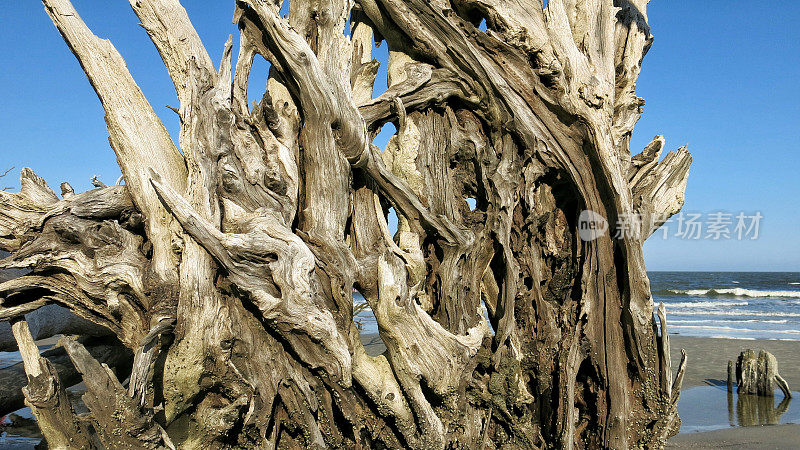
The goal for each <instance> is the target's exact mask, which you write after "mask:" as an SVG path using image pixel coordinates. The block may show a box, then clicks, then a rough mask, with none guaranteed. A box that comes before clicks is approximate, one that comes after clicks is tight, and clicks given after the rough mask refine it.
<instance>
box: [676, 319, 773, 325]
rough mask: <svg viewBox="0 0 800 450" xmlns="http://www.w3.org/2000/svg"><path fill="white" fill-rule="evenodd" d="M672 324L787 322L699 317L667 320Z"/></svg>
mask: <svg viewBox="0 0 800 450" xmlns="http://www.w3.org/2000/svg"><path fill="white" fill-rule="evenodd" d="M667 323H668V324H669V325H672V324H689V323H789V320H788V319H779V320H759V319H746V320H725V319H700V320H670V321H668V322H667Z"/></svg>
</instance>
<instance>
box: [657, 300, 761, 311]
mask: <svg viewBox="0 0 800 450" xmlns="http://www.w3.org/2000/svg"><path fill="white" fill-rule="evenodd" d="M747 304H748V303H747V302H675V303H664V306H666V307H667V311H669V308H714V307H717V306H747Z"/></svg>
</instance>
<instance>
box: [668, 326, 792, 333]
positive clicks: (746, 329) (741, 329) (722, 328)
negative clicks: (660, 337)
mask: <svg viewBox="0 0 800 450" xmlns="http://www.w3.org/2000/svg"><path fill="white" fill-rule="evenodd" d="M675 328H679V329H690V330H711V331H735V332H737V333H778V334H800V330H754V329H751V328H736V327H723V326H716V327H715V326H710V325H675V326H673V327H672V329H675Z"/></svg>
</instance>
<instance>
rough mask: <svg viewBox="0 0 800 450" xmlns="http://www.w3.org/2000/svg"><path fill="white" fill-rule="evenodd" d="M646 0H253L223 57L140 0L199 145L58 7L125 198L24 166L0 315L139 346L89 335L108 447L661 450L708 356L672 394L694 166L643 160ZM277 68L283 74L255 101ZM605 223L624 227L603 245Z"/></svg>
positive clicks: (88, 363)
mask: <svg viewBox="0 0 800 450" xmlns="http://www.w3.org/2000/svg"><path fill="white" fill-rule="evenodd" d="M647 3H648V2H647V0H626V1H614V2H612V1H606V2H598V1H587V2H575V1H561V0H550V1H549V2H548V4H547V6H546V7H544V6H543V4H542V2H541V1H533V2H519V1H511V0H452V1H440V0H355V1H353V0H328V1H325V2H312V1H309V0H292V1H291V2H290V4H289V6H288V13H286V11H284V12H281V7H282V4H283V2H281V1H266V0H238V1H235V2H232V3H231V7H232V10H233V9H235V13H234V20H235V22H236V24H237V26H238V32H239V42H238V46H239V50H238V59H237V60H235V61H234V60H232V54H233V51H232V47H233V42H232V40H229V41H228V42H227V44H225V45H224V51H223V58H222V60H221V61H220V62H219V64H215V63H214V62H213V61H212V60H211V57H210V56H209V53H208V52H206V49H205V47H204V45H203V43H202V42H201V40H200V37H199V35H198V34H197V32H196V31H195V29H194V27H193V26H192V23H191V22H190V20H189V17H188V15H187V13H186V11H185V10H184V9H183V7H182V6H181V5H180V3H179V2H178V1H177V0H130V4H131V6H132V7H133V10H134V12H135V13H136V15H137V16H138V18H139V21H140V22H141V24H142V26H143V28H144V29H145V30H146V33H147V36H149V37H150V39H151V40H152V41H153V44H154V45H155V46H156V48H157V49H158V52H159V54H160V55H161V58H162V60H163V62H164V65H165V66H166V68H167V71H168V73H169V76H170V77H171V78H172V81H173V82H174V86H175V90H176V93H177V96H178V99H179V101H180V107H179V108H176V112H177V113H178V115H179V116H180V136H179V139H178V141H179V147H180V148H178V146H176V145H175V144H174V141H173V139H172V138H171V137H170V135H169V134H168V133H167V130H166V129H165V127H164V126H163V124H162V123H161V121H160V119H159V117H158V116H157V115H156V113H155V111H154V110H153V108H152V107H151V105H150V104H149V103H148V101H147V99H146V98H145V97H144V95H143V94H142V91H141V90H140V89H139V87H138V86H137V85H136V83H135V81H134V79H133V77H132V76H131V73H130V72H129V71H128V68H127V67H126V65H125V62H124V61H123V59H122V56H121V55H120V53H119V52H117V50H116V49H115V48H114V46H113V44H112V43H111V42H109V41H108V40H104V39H101V38H99V37H97V36H95V35H94V34H93V33H92V32H91V30H90V29H89V28H88V27H87V26H86V24H85V23H84V22H83V21H82V20H81V17H80V15H79V14H78V12H77V11H76V10H75V8H74V7H73V6H72V4H71V3H70V2H69V0H44V5H45V9H46V11H47V13H48V14H49V15H50V17H51V18H52V21H53V23H54V24H55V26H56V27H57V28H58V31H59V32H60V33H61V35H62V36H63V38H64V39H65V41H66V42H67V44H68V46H69V49H70V50H72V52H73V53H74V54H75V56H76V57H77V59H78V60H79V62H80V65H81V67H82V68H83V70H84V71H85V72H86V74H87V76H88V78H89V80H90V81H91V86H92V87H93V88H94V89H95V91H96V93H97V95H98V97H99V99H100V102H101V103H102V105H103V107H104V109H105V112H106V116H105V117H106V122H107V125H108V132H109V138H110V139H109V141H110V143H111V147H112V148H113V151H114V152H116V155H117V160H118V161H119V164H120V169H121V170H122V174H123V176H124V179H125V184H124V185H119V186H103V185H100V186H99V187H98V188H97V189H94V190H91V191H88V192H84V193H75V192H74V191H73V190H72V189H71V188H70V187H69V186H64V187H63V189H62V195H61V196H60V197H59V196H58V195H56V194H55V193H54V192H53V191H52V190H51V189H50V188H49V187H48V186H47V184H46V183H45V182H44V180H42V179H41V178H40V177H38V176H36V174H34V173H33V171H31V170H29V169H25V170H24V171H23V173H22V178H21V181H22V189H21V191H20V192H19V193H10V192H0V249H3V250H7V251H10V252H11V253H12V255H11V256H10V257H8V258H6V259H4V260H2V262H0V268H2V267H8V268H11V267H15V268H30V269H31V270H32V271H31V273H29V274H28V275H26V276H25V277H23V278H22V279H21V281H20V282H17V283H16V284H0V299H2V302H0V313H2V314H5V315H4V316H3V317H7V318H16V317H18V316H19V315H20V314H23V313H26V312H30V311H31V310H33V309H36V308H38V307H40V306H42V305H44V304H48V303H58V304H60V305H63V306H66V307H68V308H69V309H70V310H72V311H73V312H74V313H75V314H76V315H77V316H79V317H81V318H84V319H86V320H89V321H92V322H94V323H96V324H99V325H101V326H103V327H105V328H107V329H108V330H110V331H111V332H113V333H114V334H115V335H116V336H118V338H119V340H120V341H121V342H122V343H123V344H124V345H125V346H127V347H128V348H129V349H130V350H131V351H132V352H133V354H134V355H135V356H134V362H133V371H132V375H131V377H130V385H129V386H128V387H127V389H124V388H123V387H122V385H121V384H120V383H119V381H118V380H117V379H116V378H115V377H114V375H113V374H111V373H109V372H108V371H106V370H105V369H103V368H102V367H101V366H100V365H99V364H97V363H96V361H95V360H94V358H93V357H92V356H91V354H90V353H88V352H87V351H86V350H85V349H83V347H82V346H80V344H78V343H76V342H74V341H71V340H66V341H65V350H66V351H67V353H68V355H69V356H70V358H72V360H73V361H74V362H75V365H76V367H77V369H78V370H79V371H80V372H81V373H82V374H83V379H84V381H86V385H87V386H88V387H89V388H90V392H89V394H87V395H89V398H90V399H91V400H92V401H86V405H87V406H88V407H89V409H90V419H91V421H92V423H93V430H94V431H95V432H96V433H97V437H99V439H100V440H101V441H102V442H104V443H106V444H109V445H111V444H113V445H117V444H120V443H124V444H125V445H130V446H134V447H141V448H149V447H158V446H169V445H173V444H174V445H176V446H181V447H187V448H189V447H193V448H216V447H246V448H249V447H269V448H276V447H277V448H325V447H332V448H350V447H358V448H407V447H410V448H426V449H428V448H433V449H437V448H438V449H441V448H445V447H455V446H458V447H464V448H482V447H489V448H496V447H508V448H536V447H543V446H547V447H558V448H599V447H602V448H617V449H624V448H628V447H634V448H639V447H648V448H649V447H658V446H660V445H663V443H664V442H665V441H666V439H667V438H669V437H670V436H671V435H673V434H675V433H676V432H677V430H678V428H679V427H680V420H679V418H678V415H677V399H678V397H679V395H680V385H681V379H682V376H683V373H684V370H685V368H686V362H685V354H684V359H683V360H682V361H681V363H680V365H679V370H678V377H677V378H676V380H675V381H674V382H673V378H672V377H673V374H672V370H671V367H672V363H671V361H670V359H669V358H670V356H669V337H668V334H667V331H666V318H665V315H664V312H663V310H662V311H660V312H659V319H658V321H659V322H660V327H659V326H658V325H657V323H656V322H655V319H654V317H653V312H654V311H653V310H654V305H653V300H652V297H651V293H650V285H649V280H648V277H647V272H646V270H645V265H644V257H643V253H642V244H643V242H644V240H645V239H646V238H647V237H648V236H650V235H651V234H652V233H653V232H654V231H655V230H656V229H657V228H658V227H659V226H660V225H661V224H663V223H664V221H666V220H667V219H668V218H669V217H670V216H671V215H673V214H675V213H676V212H678V211H679V210H680V208H681V207H682V205H683V198H684V195H683V193H684V189H685V186H686V180H687V177H688V172H689V166H690V164H691V156H690V154H689V152H688V151H687V150H686V148H681V149H678V150H677V151H673V152H669V153H667V154H666V156H665V157H664V158H663V159H662V158H661V154H662V151H663V150H664V147H665V141H664V138H663V137H662V136H656V137H655V138H654V139H653V141H652V142H651V143H650V144H648V145H647V146H646V147H645V148H644V149H642V150H641V151H640V152H639V151H634V152H632V151H631V145H630V142H631V134H632V131H633V127H634V125H635V123H636V122H637V120H638V119H639V116H640V114H641V112H642V106H643V105H644V100H643V99H641V98H639V97H638V96H637V95H636V82H637V79H638V76H639V72H640V68H641V62H642V58H643V57H644V55H645V54H646V53H647V51H648V50H649V48H650V46H651V44H652V39H653V38H652V35H651V33H650V25H649V24H648V18H647ZM220 20H228V18H227V17H223V18H220ZM481 23H485V24H486V30H485V31H483V29H482V27H481V26H480V24H481ZM345 30H349V34H346V33H345ZM375 42H382V43H383V44H382V45H386V46H388V49H389V57H388V61H385V62H383V63H385V64H387V66H388V67H387V69H388V73H389V81H388V86H381V87H380V88H381V89H380V91H383V93H382V94H380V95H379V96H373V95H372V92H373V86H374V83H375V77H376V73H377V67H378V65H379V62H378V61H376V60H374V59H373V58H372V54H371V52H372V48H373V44H374V43H375ZM222 44H223V43H221V42H220V43H212V45H214V46H222ZM254 58H266V59H267V60H268V61H269V62H270V64H271V69H270V72H269V80H268V82H267V84H266V92H265V93H264V95H263V97H262V98H261V100H260V101H259V102H256V103H255V104H252V105H251V103H250V102H248V98H247V92H248V79H249V75H250V71H251V68H252V67H253V61H254ZM389 122H391V123H393V124H394V125H395V127H396V129H397V133H396V135H395V136H394V137H393V138H392V139H391V140H390V141H389V143H388V144H387V145H386V148H385V149H383V150H381V149H379V148H378V147H376V146H375V145H373V143H372V140H373V138H374V137H375V136H376V134H377V133H378V132H379V131H380V130H381V127H382V126H384V125H385V124H387V123H389ZM637 153H638V154H637ZM471 205H474V207H471ZM390 209H394V211H395V212H396V213H397V216H398V221H399V226H398V232H397V234H396V235H395V236H391V235H390V233H389V228H388V225H387V215H388V214H389V211H390ZM588 211H591V212H592V213H593V214H592V215H590V217H593V218H600V219H602V220H605V221H607V222H608V223H609V228H608V230H607V232H605V233H598V234H597V235H596V236H592V237H591V238H590V239H582V237H581V235H580V233H579V231H580V229H581V225H580V224H579V222H580V220H579V219H580V218H581V217H582V215H583V213H584V212H588ZM600 219H597V220H600ZM631 220H633V221H634V222H635V224H634V225H633V226H631ZM621 224H622V225H621ZM604 230H605V229H604ZM354 289H356V290H357V291H358V292H360V293H361V294H362V295H363V297H364V298H365V299H366V301H367V302H368V303H369V306H370V308H371V309H372V311H373V312H374V314H375V317H376V319H377V324H378V329H379V332H380V337H381V339H382V340H383V342H384V344H385V345H386V352H385V354H383V355H379V356H376V357H373V356H369V355H368V354H367V353H366V352H365V350H364V348H363V345H362V344H361V340H360V338H359V333H358V330H357V327H356V326H355V324H354V323H353V295H352V293H353V290H354ZM14 308H16V309H14ZM484 311H486V312H487V315H488V319H487V317H486V316H485V315H484ZM659 329H660V332H659V331H658V330H659ZM125 396H128V397H130V398H126V397H125ZM112 400H113V401H114V402H116V403H115V404H116V405H118V406H117V407H118V408H121V409H122V410H123V411H119V412H118V414H116V415H115V416H113V417H112V416H109V411H110V410H111V406H112V405H110V404H109V402H110V401H112ZM123 400H124V401H123ZM128 400H130V401H128ZM121 418H122V419H125V420H121ZM129 419H130V420H129ZM186 430H191V432H187V431H186ZM45 435H47V432H45ZM47 438H48V439H50V436H47ZM120 440H121V441H120Z"/></svg>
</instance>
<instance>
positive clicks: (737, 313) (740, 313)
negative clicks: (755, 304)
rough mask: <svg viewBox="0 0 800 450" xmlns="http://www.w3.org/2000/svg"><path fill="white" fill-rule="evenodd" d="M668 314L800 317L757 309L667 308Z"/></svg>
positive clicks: (799, 315)
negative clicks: (674, 309)
mask: <svg viewBox="0 0 800 450" xmlns="http://www.w3.org/2000/svg"><path fill="white" fill-rule="evenodd" d="M667 313H668V315H670V316H673V315H674V316H750V317H800V313H785V312H758V311H747V310H745V311H742V310H737V311H720V310H716V311H714V310H711V311H700V310H696V309H688V310H678V311H670V310H669V309H668V310H667Z"/></svg>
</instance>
